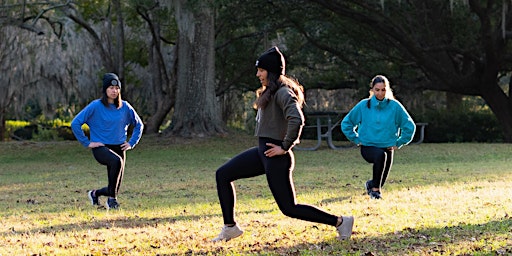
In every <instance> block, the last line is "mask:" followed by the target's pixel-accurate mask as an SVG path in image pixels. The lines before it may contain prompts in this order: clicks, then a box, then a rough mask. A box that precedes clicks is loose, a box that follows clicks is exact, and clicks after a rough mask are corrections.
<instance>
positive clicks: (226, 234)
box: [212, 225, 244, 242]
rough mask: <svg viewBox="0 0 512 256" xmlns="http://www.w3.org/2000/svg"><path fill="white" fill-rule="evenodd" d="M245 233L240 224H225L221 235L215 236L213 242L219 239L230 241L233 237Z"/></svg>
mask: <svg viewBox="0 0 512 256" xmlns="http://www.w3.org/2000/svg"><path fill="white" fill-rule="evenodd" d="M243 233H244V231H243V230H241V229H240V227H238V225H234V226H232V227H229V226H224V227H222V231H220V234H219V236H217V237H216V238H214V239H213V240H212V242H218V241H222V240H224V241H229V240H231V239H233V238H236V237H239V236H241V235H242V234H243Z"/></svg>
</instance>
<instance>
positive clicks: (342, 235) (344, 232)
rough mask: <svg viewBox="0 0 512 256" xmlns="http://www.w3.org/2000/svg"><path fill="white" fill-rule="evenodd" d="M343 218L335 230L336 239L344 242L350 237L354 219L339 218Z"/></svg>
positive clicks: (349, 217)
mask: <svg viewBox="0 0 512 256" xmlns="http://www.w3.org/2000/svg"><path fill="white" fill-rule="evenodd" d="M341 218H343V222H342V223H341V225H339V226H338V227H337V228H336V229H337V230H338V234H339V236H338V239H339V240H346V239H349V238H350V236H351V235H352V227H354V217H352V216H348V217H341Z"/></svg>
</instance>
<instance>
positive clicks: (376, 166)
mask: <svg viewBox="0 0 512 256" xmlns="http://www.w3.org/2000/svg"><path fill="white" fill-rule="evenodd" d="M393 153H394V150H389V149H387V148H378V147H373V146H361V155H362V156H363V158H364V160H366V161H367V162H368V163H372V164H373V177H372V178H373V179H372V181H371V185H372V188H379V189H380V188H382V187H383V186H384V183H385V182H386V179H387V177H388V174H389V170H391V166H392V165H393Z"/></svg>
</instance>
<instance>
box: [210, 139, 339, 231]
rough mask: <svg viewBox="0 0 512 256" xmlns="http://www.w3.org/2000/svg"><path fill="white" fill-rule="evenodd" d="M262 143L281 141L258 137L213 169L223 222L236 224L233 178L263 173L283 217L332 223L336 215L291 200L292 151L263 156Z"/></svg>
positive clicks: (293, 189) (293, 199)
mask: <svg viewBox="0 0 512 256" xmlns="http://www.w3.org/2000/svg"><path fill="white" fill-rule="evenodd" d="M266 143H273V144H275V145H281V141H277V140H273V139H269V138H259V146H258V147H254V148H250V149H248V150H246V151H244V152H242V153H240V154H238V155H237V156H235V157H234V158H232V159H231V160H229V161H228V162H227V163H225V164H224V165H222V166H221V167H220V168H219V169H218V170H217V172H216V180H217V192H218V195H219V200H220V206H221V208H222V216H223V218H224V224H236V222H235V219H234V208H235V202H236V194H235V187H234V185H233V181H235V180H238V179H243V178H250V177H255V176H258V175H262V174H265V175H266V177H267V182H268V186H269V188H270V191H271V192H272V195H273V196H274V199H275V200H276V203H277V205H278V206H279V209H280V210H281V211H282V212H283V214H285V215H286V216H289V217H292V218H297V219H301V220H306V221H312V222H317V223H323V224H327V225H332V226H335V225H336V222H337V220H338V217H337V216H334V215H332V214H328V213H326V212H324V211H322V210H320V209H318V208H316V207H314V206H311V205H304V204H297V203H296V202H295V187H294V185H293V179H292V172H293V168H294V164H295V159H294V155H293V152H292V151H289V152H288V153H287V154H285V155H281V156H274V157H266V156H265V155H264V152H265V150H267V149H269V148H270V147H268V146H266V145H265V144H266Z"/></svg>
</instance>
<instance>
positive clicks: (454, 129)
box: [415, 109, 503, 143]
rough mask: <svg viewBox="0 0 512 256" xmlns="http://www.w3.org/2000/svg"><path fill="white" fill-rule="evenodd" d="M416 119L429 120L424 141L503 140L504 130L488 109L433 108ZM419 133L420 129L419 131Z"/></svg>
mask: <svg viewBox="0 0 512 256" xmlns="http://www.w3.org/2000/svg"><path fill="white" fill-rule="evenodd" d="M415 119H418V120H415V121H417V122H418V121H421V122H427V123H428V125H427V127H426V128H425V140H424V142H433V143H438V142H502V141H503V130H502V128H501V126H500V124H499V122H498V120H497V119H496V117H495V115H494V114H493V113H492V112H491V111H490V110H488V109H483V110H479V111H471V110H463V109H461V110H455V111H447V110H431V111H429V112H427V113H425V114H424V115H422V116H420V117H415ZM418 133H419V131H418Z"/></svg>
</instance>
